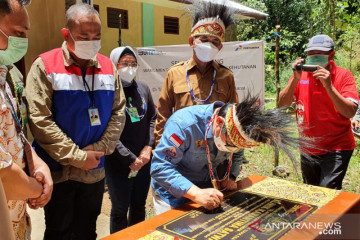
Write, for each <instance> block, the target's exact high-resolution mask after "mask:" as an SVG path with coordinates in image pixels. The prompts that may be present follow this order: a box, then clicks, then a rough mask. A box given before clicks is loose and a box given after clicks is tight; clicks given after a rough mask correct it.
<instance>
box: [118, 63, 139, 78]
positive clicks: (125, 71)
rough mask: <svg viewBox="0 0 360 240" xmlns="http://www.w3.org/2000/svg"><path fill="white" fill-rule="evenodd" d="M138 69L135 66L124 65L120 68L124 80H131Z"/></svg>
mask: <svg viewBox="0 0 360 240" xmlns="http://www.w3.org/2000/svg"><path fill="white" fill-rule="evenodd" d="M136 70H137V68H133V67H124V68H120V69H118V72H119V75H120V78H121V79H122V80H125V81H128V82H131V81H132V80H133V79H134V77H135V76H136Z"/></svg>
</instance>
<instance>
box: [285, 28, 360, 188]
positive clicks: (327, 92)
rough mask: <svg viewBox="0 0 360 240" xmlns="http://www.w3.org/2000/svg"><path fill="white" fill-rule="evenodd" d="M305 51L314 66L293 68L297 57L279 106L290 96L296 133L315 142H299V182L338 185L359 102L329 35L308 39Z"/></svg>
mask: <svg viewBox="0 0 360 240" xmlns="http://www.w3.org/2000/svg"><path fill="white" fill-rule="evenodd" d="M305 52H307V64H311V65H317V70H316V71H314V72H306V71H301V70H296V69H295V66H297V65H298V64H302V63H304V59H302V58H298V59H297V60H296V61H295V63H294V64H293V71H294V74H293V76H292V77H291V78H290V80H289V81H288V84H287V86H286V87H285V88H284V89H283V90H282V91H281V93H280V98H279V106H280V107H288V106H290V104H291V103H292V101H293V100H294V98H295V100H296V118H297V122H298V126H299V127H301V129H302V132H301V134H304V136H306V137H308V138H312V139H314V140H315V145H316V146H313V147H310V146H305V145H304V146H301V171H302V175H303V179H304V182H305V183H307V184H311V185H316V186H322V187H328V188H333V189H341V188H342V181H343V179H344V176H345V173H346V170H347V167H348V164H349V161H350V158H351V155H352V153H353V150H354V148H355V146H356V144H355V139H354V136H353V134H352V131H351V122H350V118H352V117H353V116H354V114H355V112H356V109H357V106H358V101H359V96H358V92H357V89H356V83H355V79H354V77H353V75H352V74H351V72H350V71H349V70H347V69H344V68H341V67H338V66H336V64H335V62H334V61H333V60H334V56H335V50H334V41H333V40H332V39H331V38H330V37H329V36H327V35H317V36H314V37H312V38H311V39H310V41H309V44H308V47H307V49H306V50H305Z"/></svg>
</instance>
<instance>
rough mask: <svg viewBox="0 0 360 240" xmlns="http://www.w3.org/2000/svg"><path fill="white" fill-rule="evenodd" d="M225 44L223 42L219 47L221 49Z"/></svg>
mask: <svg viewBox="0 0 360 240" xmlns="http://www.w3.org/2000/svg"><path fill="white" fill-rule="evenodd" d="M223 46H224V45H223V44H222V43H221V45H220V47H219V48H218V49H219V51H220V50H221V49H222V48H223Z"/></svg>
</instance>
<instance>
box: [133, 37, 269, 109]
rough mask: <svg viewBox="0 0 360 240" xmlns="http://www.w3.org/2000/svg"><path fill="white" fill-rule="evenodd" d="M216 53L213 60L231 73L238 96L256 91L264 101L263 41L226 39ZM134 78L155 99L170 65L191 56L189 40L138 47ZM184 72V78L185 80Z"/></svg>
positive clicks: (241, 96)
mask: <svg viewBox="0 0 360 240" xmlns="http://www.w3.org/2000/svg"><path fill="white" fill-rule="evenodd" d="M223 45H224V46H223V48H222V49H221V51H220V52H219V54H218V55H217V56H216V59H215V60H216V61H217V62H219V63H220V64H222V65H224V66H226V67H227V68H229V69H230V70H231V71H233V73H234V77H235V86H236V91H237V93H238V95H239V99H240V101H241V99H243V97H244V95H245V94H247V93H248V92H249V93H250V94H251V95H252V96H253V95H256V94H259V97H260V101H261V103H264V97H265V96H264V95H265V93H264V91H265V72H264V71H265V67H264V44H263V42H262V41H248V42H225V43H223ZM136 50H137V55H138V56H137V61H138V63H139V68H138V71H137V79H139V80H141V81H144V82H146V83H147V84H148V85H149V87H150V90H151V93H152V96H153V99H154V103H155V104H157V103H158V99H159V95H160V91H161V88H162V85H163V82H164V79H165V75H166V72H167V70H168V68H169V67H171V66H172V65H174V64H176V63H178V62H180V61H186V60H188V59H190V58H191V56H192V54H193V52H192V48H190V46H189V45H188V44H184V45H171V46H156V47H139V48H137V49H136ZM185 77H186V76H185V75H184V81H185Z"/></svg>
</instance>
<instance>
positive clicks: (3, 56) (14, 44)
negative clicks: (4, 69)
mask: <svg viewBox="0 0 360 240" xmlns="http://www.w3.org/2000/svg"><path fill="white" fill-rule="evenodd" d="M0 32H2V34H4V35H5V36H6V37H7V39H8V47H7V49H5V50H0V65H9V64H12V63H16V62H17V61H19V60H20V59H21V58H22V57H23V56H25V54H26V52H27V49H28V39H27V38H19V37H13V36H8V35H6V34H5V33H4V32H3V31H2V30H1V29H0Z"/></svg>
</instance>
